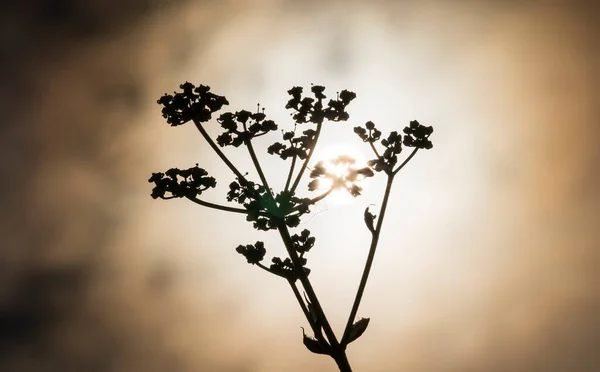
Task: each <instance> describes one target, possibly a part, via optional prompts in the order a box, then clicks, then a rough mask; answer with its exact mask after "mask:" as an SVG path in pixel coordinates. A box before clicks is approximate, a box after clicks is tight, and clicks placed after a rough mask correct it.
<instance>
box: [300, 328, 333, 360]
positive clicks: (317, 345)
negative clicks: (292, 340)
mask: <svg viewBox="0 0 600 372" xmlns="http://www.w3.org/2000/svg"><path fill="white" fill-rule="evenodd" d="M300 328H302V342H303V343H304V346H306V348H307V349H308V350H310V351H311V352H313V353H315V354H325V355H330V351H329V349H330V346H329V345H327V344H323V343H321V342H320V341H319V340H317V339H316V338H313V337H310V336H307V335H306V333H305V332H304V327H300Z"/></svg>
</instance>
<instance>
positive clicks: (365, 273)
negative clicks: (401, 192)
mask: <svg viewBox="0 0 600 372" xmlns="http://www.w3.org/2000/svg"><path fill="white" fill-rule="evenodd" d="M393 182H394V175H393V174H388V180H387V184H386V185H385V194H384V196H383V202H382V204H381V210H380V211H379V218H378V219H377V226H376V227H375V232H374V233H373V235H372V237H371V246H370V247H369V255H368V257H367V261H366V263H365V268H364V270H363V274H362V277H361V279H360V284H359V286H358V290H357V292H356V297H355V298H354V304H353V305H352V310H351V311H350V316H349V317H348V322H347V323H346V328H345V329H344V335H343V336H342V341H341V342H340V343H341V345H342V346H343V347H344V346H345V345H346V344H347V342H348V336H349V335H350V329H351V328H352V324H354V318H355V317H356V313H357V312H358V307H359V306H360V301H361V300H362V296H363V293H364V291H365V287H366V285H367V279H368V278H369V273H370V271H371V266H372V265H373V258H374V257H375V250H376V249H377V243H378V242H379V235H380V233H381V226H382V225H383V217H384V216H385V211H386V208H387V204H388V200H389V197H390V192H391V190H392V183H393Z"/></svg>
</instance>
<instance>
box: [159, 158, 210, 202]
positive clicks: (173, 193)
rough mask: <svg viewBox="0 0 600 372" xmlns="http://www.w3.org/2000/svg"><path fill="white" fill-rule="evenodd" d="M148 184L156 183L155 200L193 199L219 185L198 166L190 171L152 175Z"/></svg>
mask: <svg viewBox="0 0 600 372" xmlns="http://www.w3.org/2000/svg"><path fill="white" fill-rule="evenodd" d="M148 182H151V183H154V188H153V189H152V194H151V195H152V198H153V199H157V198H161V199H172V198H182V197H188V198H193V197H196V196H197V195H200V194H202V192H203V191H205V190H207V189H209V188H211V187H215V186H216V185H217V181H216V180H215V179H214V178H213V177H209V176H208V173H207V172H206V171H205V170H204V169H202V168H198V164H196V166H195V167H193V168H189V169H177V168H171V169H169V170H167V171H166V172H165V173H162V172H158V173H152V176H151V177H150V179H149V180H148ZM167 193H168V194H170V195H167Z"/></svg>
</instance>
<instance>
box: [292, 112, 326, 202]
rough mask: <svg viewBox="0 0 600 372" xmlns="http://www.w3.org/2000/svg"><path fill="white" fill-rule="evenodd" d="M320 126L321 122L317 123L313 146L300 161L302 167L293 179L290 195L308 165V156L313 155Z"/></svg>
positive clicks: (321, 125)
mask: <svg viewBox="0 0 600 372" xmlns="http://www.w3.org/2000/svg"><path fill="white" fill-rule="evenodd" d="M322 127H323V123H322V122H321V123H318V124H317V132H316V134H315V139H314V141H313V146H312V147H311V149H310V151H309V152H308V156H307V157H306V159H304V162H303V163H302V167H301V168H300V172H298V175H297V176H296V180H295V181H294V184H293V185H292V195H293V194H294V191H296V188H297V187H298V184H299V183H300V179H301V178H302V174H303V173H304V171H305V170H306V166H307V165H308V162H309V161H310V158H311V157H312V156H313V153H314V152H315V148H316V147H317V142H318V141H319V135H320V134H321V128H322Z"/></svg>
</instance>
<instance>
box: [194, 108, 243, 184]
mask: <svg viewBox="0 0 600 372" xmlns="http://www.w3.org/2000/svg"><path fill="white" fill-rule="evenodd" d="M193 120H194V124H195V125H196V128H197V129H198V131H199V132H200V134H202V137H204V139H205V140H206V142H208V144H209V145H210V147H211V148H212V149H213V150H214V151H215V152H216V153H217V155H218V156H219V158H221V160H223V162H224V163H225V164H226V165H227V166H228V167H229V169H231V171H232V172H233V173H234V174H235V175H236V176H237V178H238V179H239V180H240V182H245V183H246V182H248V181H247V180H246V177H244V175H243V174H242V173H240V171H239V170H238V169H237V168H236V167H235V165H233V163H232V162H231V161H229V159H227V156H225V154H223V151H221V149H220V148H219V146H217V144H216V143H215V142H214V141H213V140H212V138H210V136H209V135H208V133H207V132H206V130H205V129H204V127H203V126H202V123H200V122H199V121H198V120H196V119H193Z"/></svg>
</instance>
